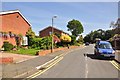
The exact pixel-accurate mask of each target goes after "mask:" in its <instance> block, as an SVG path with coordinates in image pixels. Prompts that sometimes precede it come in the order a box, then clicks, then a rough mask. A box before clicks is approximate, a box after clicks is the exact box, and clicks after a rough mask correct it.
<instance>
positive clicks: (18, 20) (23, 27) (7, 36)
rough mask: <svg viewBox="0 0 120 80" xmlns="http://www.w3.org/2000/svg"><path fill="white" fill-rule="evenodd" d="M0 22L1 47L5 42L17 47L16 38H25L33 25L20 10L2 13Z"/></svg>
mask: <svg viewBox="0 0 120 80" xmlns="http://www.w3.org/2000/svg"><path fill="white" fill-rule="evenodd" d="M0 20H1V21H0V22H1V23H0V28H1V29H0V41H1V43H0V47H1V46H2V45H3V42H4V41H8V42H10V43H12V44H13V45H16V40H15V36H17V35H19V34H20V35H22V36H23V38H24V37H25V35H26V32H27V31H28V29H29V28H30V27H31V24H30V23H29V22H28V20H27V19H26V18H25V17H24V16H23V15H22V14H21V12H20V11H19V10H13V11H5V12H0Z"/></svg>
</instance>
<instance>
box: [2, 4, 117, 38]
mask: <svg viewBox="0 0 120 80" xmlns="http://www.w3.org/2000/svg"><path fill="white" fill-rule="evenodd" d="M16 9H19V10H20V12H21V13H22V14H23V15H24V16H25V18H26V19H27V20H28V21H29V22H30V23H31V25H32V29H33V31H34V32H35V33H36V35H38V33H39V31H40V30H42V29H44V28H46V27H48V26H51V25H52V17H53V16H54V15H57V18H56V19H54V27H56V28H58V29H60V30H63V31H65V32H67V33H70V32H69V31H67V23H68V21H70V20H72V19H76V20H79V21H80V22H81V23H82V25H83V27H84V32H83V33H82V35H83V36H85V35H86V34H88V33H90V32H91V31H92V30H97V29H104V30H107V29H110V23H111V22H112V21H116V20H117V18H118V2H2V11H7V10H16Z"/></svg>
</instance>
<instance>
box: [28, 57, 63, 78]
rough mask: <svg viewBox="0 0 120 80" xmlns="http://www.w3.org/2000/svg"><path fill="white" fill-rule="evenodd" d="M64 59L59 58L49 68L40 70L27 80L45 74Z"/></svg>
mask: <svg viewBox="0 0 120 80" xmlns="http://www.w3.org/2000/svg"><path fill="white" fill-rule="evenodd" d="M62 59H63V57H60V58H58V59H57V60H56V61H54V62H53V63H51V64H50V65H48V66H47V68H46V69H45V70H40V71H38V72H37V73H35V74H33V75H31V76H29V77H27V78H35V77H37V76H39V75H41V74H43V73H44V72H46V71H47V70H49V69H50V68H52V67H53V66H54V65H56V64H57V63H58V62H60V61H61V60H62Z"/></svg>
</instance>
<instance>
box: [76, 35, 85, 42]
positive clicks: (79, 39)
mask: <svg viewBox="0 0 120 80" xmlns="http://www.w3.org/2000/svg"><path fill="white" fill-rule="evenodd" d="M77 42H78V43H79V44H83V42H84V40H83V36H82V35H80V36H79V38H78V40H77Z"/></svg>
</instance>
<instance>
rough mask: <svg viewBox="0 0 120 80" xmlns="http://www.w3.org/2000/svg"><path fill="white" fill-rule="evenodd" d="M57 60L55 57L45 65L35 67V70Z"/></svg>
mask: <svg viewBox="0 0 120 80" xmlns="http://www.w3.org/2000/svg"><path fill="white" fill-rule="evenodd" d="M57 58H58V56H56V57H55V58H53V59H52V60H50V61H48V62H46V63H45V64H43V65H40V66H37V67H36V68H37V69H40V68H41V67H43V66H45V65H47V64H49V63H51V62H53V61H54V60H56V59H57Z"/></svg>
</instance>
